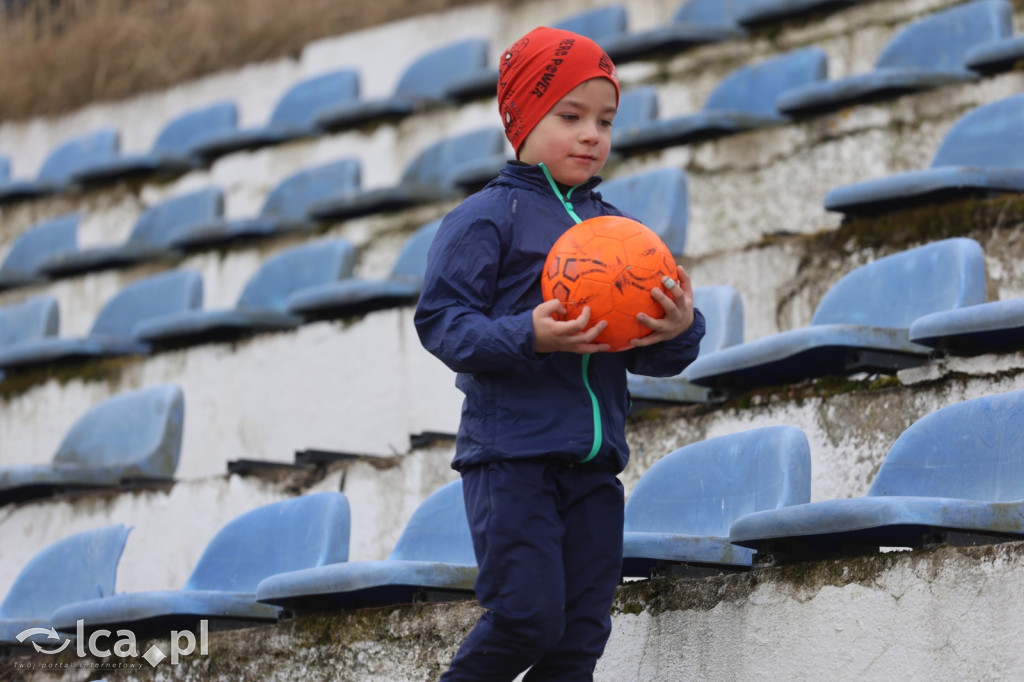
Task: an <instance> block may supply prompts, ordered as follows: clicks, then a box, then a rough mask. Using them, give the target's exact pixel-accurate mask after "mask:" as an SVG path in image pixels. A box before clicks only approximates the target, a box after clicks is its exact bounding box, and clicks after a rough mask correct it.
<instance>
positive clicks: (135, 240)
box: [39, 187, 224, 278]
mask: <svg viewBox="0 0 1024 682" xmlns="http://www.w3.org/2000/svg"><path fill="white" fill-rule="evenodd" d="M223 212H224V192H223V191H221V189H220V188H218V187H209V188H206V189H201V190H197V191H194V192H189V193H187V194H182V195H179V196H175V197H171V198H170V199H167V200H165V201H162V202H161V203H159V204H156V205H155V206H151V207H149V208H147V209H146V210H145V211H143V212H142V214H141V215H140V216H139V218H138V220H136V221H135V226H134V227H133V228H132V231H131V233H130V234H129V235H128V238H127V239H126V240H125V241H124V243H122V244H117V245H111V246H97V247H93V248H88V249H79V250H77V251H69V252H66V253H59V254H56V255H53V256H51V257H49V258H47V259H46V260H44V261H43V262H42V263H41V264H40V265H39V270H41V271H42V272H43V273H44V274H45V275H47V276H49V277H51V278H57V277H67V276H71V275H78V274H82V273H86V272H95V271H98V270H106V269H110V268H119V267H127V266H130V265H135V264H137V263H142V262H144V261H150V260H158V259H164V260H167V259H173V258H177V257H180V256H181V255H182V253H181V251H179V250H178V249H176V248H174V246H173V244H172V242H173V241H174V237H175V235H177V234H179V233H180V232H183V231H185V230H187V229H189V228H190V227H191V226H193V225H199V224H203V223H206V222H208V221H210V220H211V219H214V218H216V217H217V216H220V215H221V214H222V213H223Z"/></svg>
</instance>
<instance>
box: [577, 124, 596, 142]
mask: <svg viewBox="0 0 1024 682" xmlns="http://www.w3.org/2000/svg"><path fill="white" fill-rule="evenodd" d="M597 139H598V133H597V124H596V123H587V124H585V125H584V126H582V127H581V128H580V140H581V141H583V142H596V141H597Z"/></svg>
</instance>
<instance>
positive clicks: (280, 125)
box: [192, 69, 359, 162]
mask: <svg viewBox="0 0 1024 682" xmlns="http://www.w3.org/2000/svg"><path fill="white" fill-rule="evenodd" d="M358 98H359V74H358V72H356V71H355V70H353V69H339V70H337V71H331V72H330V73H324V74H321V75H319V76H313V77H311V78H306V79H304V80H301V81H299V82H298V83H296V84H295V85H293V86H292V87H290V88H289V89H288V90H286V91H285V92H284V94H283V95H281V98H280V99H279V100H278V101H277V104H276V105H275V106H274V110H273V112H271V114H270V119H269V120H268V121H267V123H266V125H264V126H261V127H256V128H242V129H239V130H234V131H230V130H228V131H224V132H223V133H221V134H219V135H215V136H212V137H209V138H207V139H205V140H203V141H201V142H199V143H198V144H195V145H193V146H192V151H193V153H195V154H196V155H198V156H200V157H202V158H203V160H204V161H205V162H210V161H212V160H213V159H216V158H217V157H220V156H224V155H225V154H230V153H232V152H238V151H243V150H253V149H259V148H261V147H269V146H272V145H277V144H282V143H284V142H289V141H291V140H296V139H299V138H303V137H312V136H315V135H319V134H321V132H322V130H321V129H320V127H319V126H318V125H317V124H316V117H317V115H318V114H319V112H320V110H321V109H325V108H327V107H332V106H338V105H341V104H344V103H347V102H355V101H357V100H358Z"/></svg>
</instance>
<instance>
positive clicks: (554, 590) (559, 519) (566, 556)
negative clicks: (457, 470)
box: [441, 459, 623, 682]
mask: <svg viewBox="0 0 1024 682" xmlns="http://www.w3.org/2000/svg"><path fill="white" fill-rule="evenodd" d="M462 484H463V493H464V496H465V500H466V511H467V515H468V517H469V524H470V530H471V532H472V535H473V547H474V550H475V553H476V558H477V563H478V565H479V568H480V573H479V577H478V578H477V581H476V586H475V587H476V595H477V598H478V599H479V601H480V603H481V604H482V605H483V606H484V608H485V609H487V610H486V612H485V613H484V614H483V615H482V616H481V618H480V620H479V621H478V622H477V624H476V626H475V627H474V628H473V629H472V630H471V631H470V633H469V635H467V637H466V639H465V640H464V641H463V643H462V645H461V647H460V648H459V651H458V653H457V654H456V655H455V658H454V659H453V660H452V662H451V667H450V668H449V669H448V671H447V672H446V673H445V674H444V675H443V676H442V677H441V679H442V680H446V681H462V680H474V681H478V682H484V681H486V682H498V681H500V680H513V679H514V678H515V677H516V676H517V675H518V674H519V673H521V672H522V671H524V670H526V669H527V668H530V670H529V672H528V673H527V674H526V676H525V678H524V679H525V680H529V681H536V680H557V681H558V682H572V681H575V680H591V679H592V678H593V672H594V667H595V666H596V665H597V659H598V658H600V656H601V654H602V652H603V651H604V647H605V644H606V643H607V641H608V637H609V635H610V634H611V613H610V611H611V603H612V600H613V599H614V596H615V589H616V586H617V585H618V583H619V579H620V576H621V571H622V527H623V492H622V484H621V483H620V482H619V480H618V479H617V478H616V477H615V475H614V474H613V473H611V472H610V471H607V470H601V469H596V468H588V467H586V466H573V467H569V466H565V465H563V464H560V463H557V462H552V461H550V460H541V459H537V460H533V459H530V460H517V461H501V462H495V463H490V464H484V465H480V466H476V467H471V468H468V469H465V470H464V471H463V472H462Z"/></svg>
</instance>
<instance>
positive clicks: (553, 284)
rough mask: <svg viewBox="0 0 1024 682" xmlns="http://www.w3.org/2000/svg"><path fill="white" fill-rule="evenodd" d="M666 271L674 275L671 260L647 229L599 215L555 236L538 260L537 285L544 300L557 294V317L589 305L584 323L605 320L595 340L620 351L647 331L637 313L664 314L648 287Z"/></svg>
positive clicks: (574, 313)
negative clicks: (543, 258)
mask: <svg viewBox="0 0 1024 682" xmlns="http://www.w3.org/2000/svg"><path fill="white" fill-rule="evenodd" d="M666 275H667V276H668V277H671V278H672V279H673V280H675V279H676V261H675V258H674V257H673V256H672V252H671V251H669V248H668V247H667V246H665V243H664V242H663V241H662V240H661V238H660V237H659V236H658V235H657V234H656V233H655V232H654V231H653V230H651V229H650V228H649V227H647V226H645V225H643V224H641V223H638V222H637V221H635V220H630V219H629V218H621V217H618V216H599V217H597V218H590V219H589V220H584V221H583V222H581V223H579V224H578V225H574V226H573V227H571V228H569V229H568V230H566V232H565V233H564V234H563V235H562V236H561V237H559V238H558V240H557V241H556V242H555V244H554V245H553V246H552V247H551V251H549V252H548V257H547V260H546V261H545V262H544V272H543V273H541V278H540V286H541V291H542V292H543V295H544V300H545V301H549V300H551V299H552V298H557V299H558V300H560V301H561V302H562V303H563V304H564V305H565V310H566V314H565V315H564V316H561V318H560V319H566V320H572V319H575V318H576V317H577V316H579V314H580V313H582V312H583V308H584V306H590V324H589V325H588V329H589V328H590V327H592V326H593V325H595V324H597V322H599V321H600V320H607V321H608V327H607V328H606V329H605V330H604V331H603V332H601V334H600V335H598V337H597V339H596V340H595V343H607V344H608V345H609V346H611V350H613V351H621V350H627V349H629V348H630V345H629V342H630V340H631V339H638V338H640V337H642V336H646V335H647V334H650V333H651V331H652V330H651V328H650V327H647V326H646V325H643V324H640V322H638V321H637V319H636V316H637V313H641V312H642V313H647V314H648V315H650V316H651V317H654V318H660V317H663V316H664V315H665V309H664V308H662V307H661V304H660V303H658V302H657V301H656V300H654V297H653V296H651V289H652V288H654V287H661V288H662V289H664V286H665V285H664V284H663V282H662V278H663V277H665V276H666Z"/></svg>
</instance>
